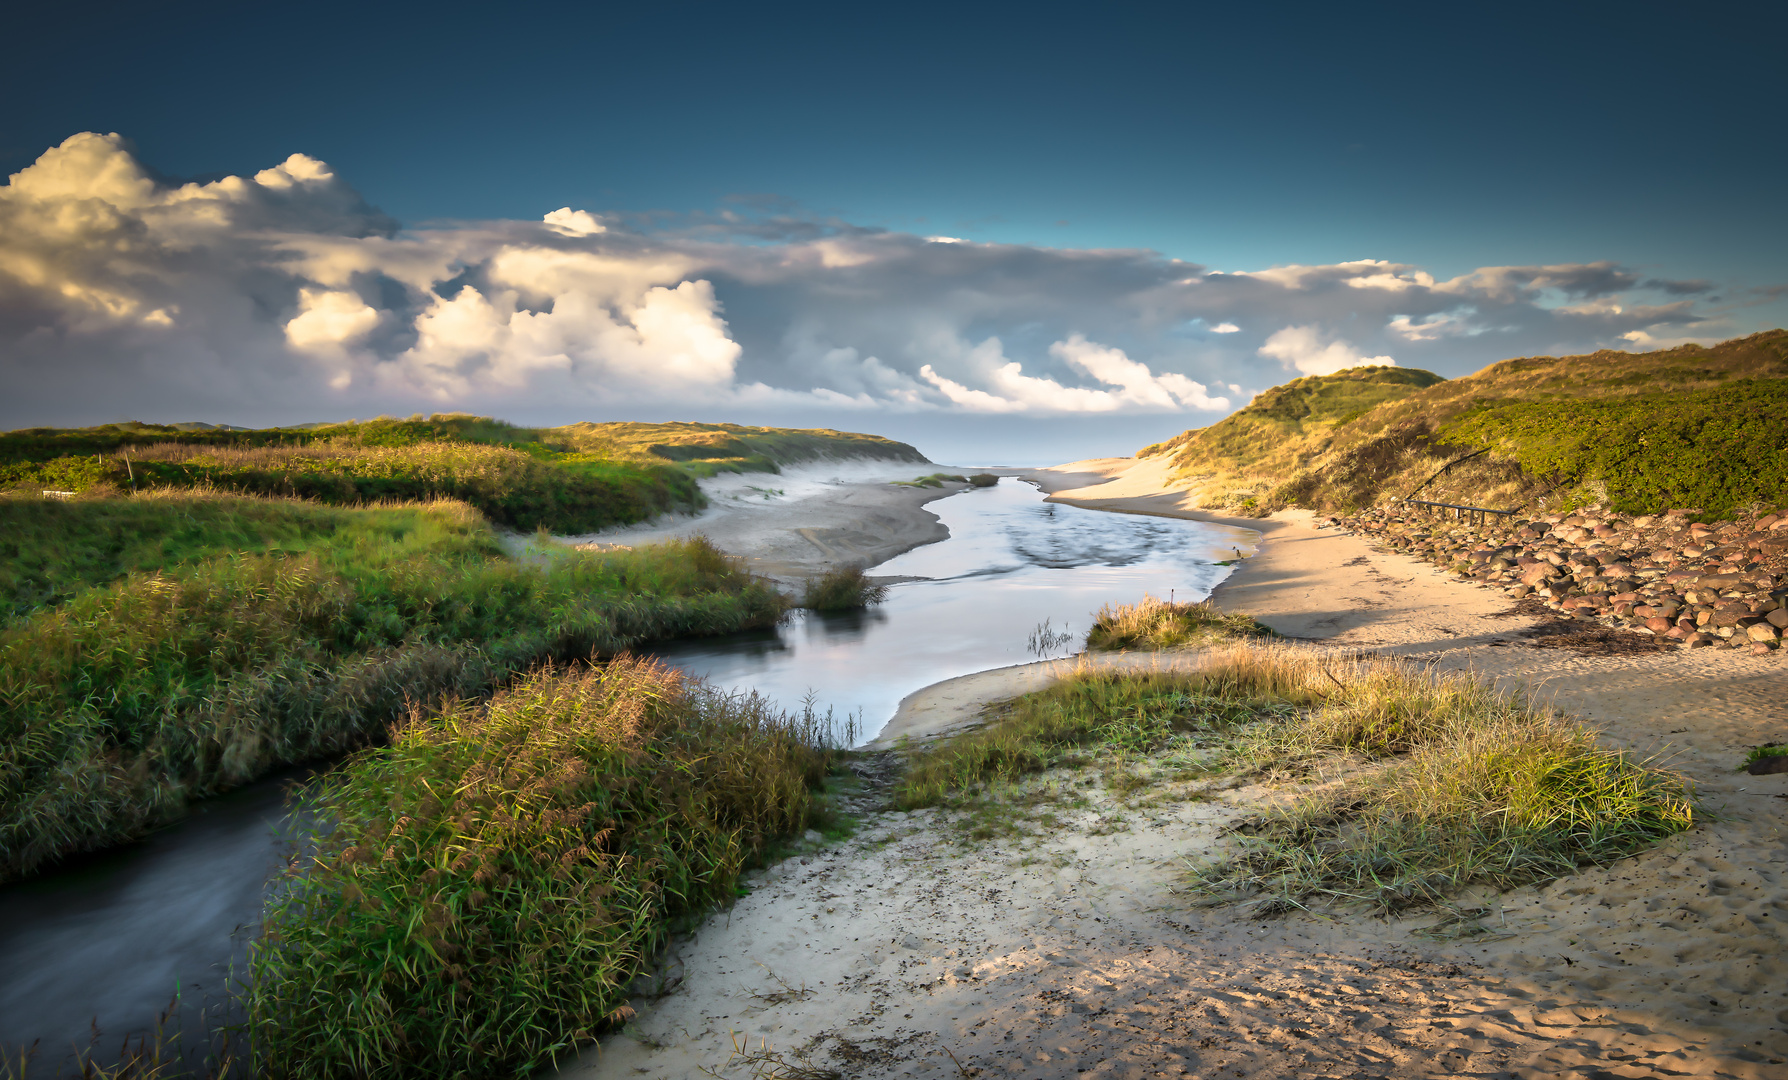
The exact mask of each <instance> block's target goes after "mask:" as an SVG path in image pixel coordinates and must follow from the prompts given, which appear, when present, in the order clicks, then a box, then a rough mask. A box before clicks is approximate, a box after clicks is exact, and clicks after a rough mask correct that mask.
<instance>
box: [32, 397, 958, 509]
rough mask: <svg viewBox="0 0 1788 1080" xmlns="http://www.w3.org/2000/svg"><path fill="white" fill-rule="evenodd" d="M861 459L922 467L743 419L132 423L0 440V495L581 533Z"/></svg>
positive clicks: (896, 455)
mask: <svg viewBox="0 0 1788 1080" xmlns="http://www.w3.org/2000/svg"><path fill="white" fill-rule="evenodd" d="M863 457H883V458H890V459H894V460H903V461H920V462H922V461H924V460H925V458H924V456H923V455H921V454H920V453H919V452H918V451H917V450H914V449H913V448H912V447H911V446H908V445H906V444H905V443H897V442H893V441H892V440H889V439H883V438H881V437H879V436H875V435H860V434H856V433H852V432H841V431H832V430H830V429H811V430H804V429H789V428H754V427H744V426H741V425H738V424H638V423H612V424H572V425H568V426H566V427H558V428H521V427H516V426H515V425H512V424H507V423H504V422H503V421H500V420H492V419H490V418H488V417H478V416H463V415H457V414H454V415H440V414H438V415H435V416H429V417H422V416H416V417H411V418H409V419H407V420H399V419H394V418H389V417H386V418H381V419H378V420H369V421H353V422H349V423H344V424H320V425H311V426H307V427H302V428H276V429H268V430H261V431H254V430H243V429H237V428H203V427H200V426H197V425H155V424H135V423H131V424H110V425H105V426H103V427H96V428H80V429H72V430H63V429H53V428H34V429H27V430H22V431H11V432H5V433H0V489H12V490H15V491H24V492H28V493H31V494H37V493H40V492H43V491H57V492H74V493H77V494H79V493H94V494H106V493H113V492H118V491H148V490H166V489H170V488H172V489H201V490H205V489H217V490H223V491H227V492H234V493H241V494H253V495H266V496H285V497H293V498H304V499H311V500H314V501H318V502H323V503H329V504H334V505H352V506H363V505H367V504H371V503H377V502H380V501H388V500H398V501H416V500H426V499H443V498H446V499H461V500H464V501H466V502H468V503H471V504H472V505H473V506H475V507H477V508H478V510H479V511H480V512H481V513H483V514H484V515H485V516H486V517H488V518H489V519H490V520H491V521H492V522H494V523H495V524H497V525H501V526H505V527H507V528H512V529H517V530H521V531H532V530H534V529H537V528H542V527H544V528H547V529H551V530H553V531H556V532H561V533H578V532H594V531H596V530H598V529H602V528H606V527H608V526H611V525H622V524H630V523H632V522H636V521H643V520H645V519H646V518H649V517H652V516H654V515H656V514H660V513H664V512H667V511H674V510H697V509H700V508H701V507H702V506H704V505H705V500H704V499H703V497H702V494H701V491H700V489H699V488H698V487H697V485H696V480H697V479H698V478H699V477H703V476H711V475H713V474H715V473H716V472H722V471H734V472H751V471H757V472H770V473H774V472H777V471H779V469H780V467H781V466H783V465H789V464H795V463H798V462H803V461H812V460H820V459H838V458H863Z"/></svg>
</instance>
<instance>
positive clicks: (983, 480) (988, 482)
mask: <svg viewBox="0 0 1788 1080" xmlns="http://www.w3.org/2000/svg"><path fill="white" fill-rule="evenodd" d="M958 479H961V478H960V477H958ZM968 482H969V484H970V486H972V487H992V486H993V485H995V484H997V483H999V482H1000V478H999V477H997V476H995V475H993V474H992V473H984V472H980V473H976V474H975V475H973V476H971V477H969V478H968Z"/></svg>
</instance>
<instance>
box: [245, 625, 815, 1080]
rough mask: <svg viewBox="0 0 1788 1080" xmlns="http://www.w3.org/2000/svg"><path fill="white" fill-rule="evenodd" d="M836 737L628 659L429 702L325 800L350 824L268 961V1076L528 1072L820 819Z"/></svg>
mask: <svg viewBox="0 0 1788 1080" xmlns="http://www.w3.org/2000/svg"><path fill="white" fill-rule="evenodd" d="M820 738H821V732H820V731H819V729H818V726H817V725H816V724H815V723H814V722H813V717H811V716H808V717H806V718H805V719H804V720H803V719H791V718H788V717H785V716H782V715H780V714H777V713H774V712H772V711H770V710H768V709H767V708H766V707H765V706H764V705H763V703H762V702H761V701H759V700H757V699H756V698H738V697H724V696H721V695H718V694H716V693H714V692H712V691H710V690H708V689H706V688H704V687H703V686H701V685H699V684H692V683H691V682H689V681H688V680H686V679H685V678H684V677H683V676H681V675H680V674H677V673H675V672H672V671H669V670H667V669H665V668H663V667H660V666H657V665H655V664H652V663H646V662H641V661H636V660H631V659H625V658H623V659H619V660H616V661H614V662H612V663H610V664H608V665H607V666H606V667H596V668H586V669H582V670H578V671H573V672H568V673H558V672H542V673H539V674H537V675H535V676H533V677H531V678H529V679H528V680H527V681H525V682H524V683H522V684H521V685H519V686H517V687H516V688H514V689H512V690H509V691H506V692H504V693H502V694H501V695H499V696H498V697H497V698H495V699H494V700H493V701H492V702H491V703H490V704H489V706H488V708H473V707H469V706H465V705H454V706H450V707H448V708H447V709H446V710H445V711H444V712H443V713H442V714H441V715H438V716H424V715H423V714H421V713H416V714H414V715H413V716H412V718H411V721H410V722H409V723H408V724H406V725H405V726H404V727H403V728H401V729H400V730H399V731H398V732H396V734H395V737H394V739H393V740H392V743H391V745H390V746H387V747H379V748H376V749H371V750H367V751H365V752H363V753H362V754H361V755H360V756H358V757H356V758H355V759H353V760H352V761H351V762H350V763H349V764H348V765H346V766H345V767H343V768H340V769H337V770H335V771H334V772H333V773H331V774H330V775H329V776H328V777H326V778H325V779H324V780H322V781H320V782H319V783H318V784H317V785H316V786H315V788H314V789H313V790H312V792H311V793H310V795H311V802H312V803H313V804H314V807H315V809H316V810H317V812H318V814H319V817H320V819H321V820H325V821H329V822H332V823H333V827H332V828H331V829H330V831H328V832H327V833H326V834H325V835H323V836H322V837H320V838H319V840H318V844H317V850H316V851H315V853H314V855H313V856H312V857H311V858H309V859H306V860H304V861H303V862H302V863H301V864H300V865H299V866H297V867H296V868H295V869H294V870H293V871H292V873H291V875H290V876H289V877H288V878H287V879H285V881H284V882H283V883H282V884H281V885H280V886H278V887H277V888H276V893H275V897H274V899H273V901H272V904H271V907H270V909H269V912H268V916H267V920H266V931H265V934H264V936H263V937H262V939H261V940H260V941H259V942H257V944H256V947H255V950H254V953H253V955H252V957H251V961H250V966H251V973H250V974H251V980H250V985H251V988H250V991H249V1007H250V1010H251V1014H252V1016H253V1018H254V1020H253V1034H254V1041H255V1044H256V1047H257V1050H258V1052H259V1053H260V1054H261V1055H262V1058H263V1061H264V1064H265V1066H266V1068H267V1070H268V1072H269V1073H270V1074H271V1075H273V1076H277V1077H316V1078H319V1080H322V1078H335V1077H350V1076H351V1077H412V1076H413V1077H430V1078H434V1077H486V1076H492V1077H494V1076H516V1075H526V1074H527V1073H528V1072H529V1071H531V1070H533V1069H535V1068H538V1067H540V1066H542V1065H545V1064H547V1063H548V1062H550V1061H551V1060H552V1059H553V1058H554V1057H555V1056H557V1055H558V1054H561V1053H563V1052H565V1051H567V1050H569V1049H571V1048H572V1047H573V1046H574V1045H576V1044H577V1043H579V1042H584V1041H588V1040H589V1039H590V1038H591V1037H592V1036H593V1035H594V1034H596V1033H597V1032H598V1031H599V1030H601V1028H602V1027H603V1026H604V1025H605V1024H612V1023H613V1022H614V1021H616V1020H618V1019H620V1018H621V1017H622V1016H624V1015H625V1013H624V1012H622V1011H621V1010H622V1007H623V1006H624V1004H625V1002H626V999H627V994H626V990H625V987H626V984H627V982H628V981H629V979H631V978H632V977H633V976H634V975H635V974H636V973H637V972H638V971H639V970H640V968H641V966H642V965H643V964H644V962H645V961H646V959H647V958H648V957H650V956H651V954H652V952H653V951H654V949H655V948H656V947H657V945H658V944H659V943H660V942H661V941H662V940H663V939H664V936H665V935H666V933H667V932H668V931H669V929H670V927H671V925H672V920H674V919H676V918H677V917H678V916H680V915H685V914H690V913H694V912H698V911H700V910H702V909H703V908H705V907H707V906H709V905H711V904H713V903H714V902H716V901H719V900H722V899H723V898H726V897H728V896H730V895H732V890H733V888H734V882H735V881H736V879H737V877H738V874H739V871H740V869H741V866H742V865H743V864H744V863H745V862H746V861H747V860H748V859H750V858H751V857H752V856H753V855H754V854H756V853H757V852H758V851H759V850H761V849H762V847H763V845H764V844H765V842H766V841H767V840H768V839H769V838H770V837H773V836H775V835H778V834H782V833H788V832H792V831H797V830H799V829H801V828H803V827H804V826H805V823H806V815H807V808H808V804H809V796H808V791H809V788H810V787H812V786H814V785H817V784H818V783H819V781H820V779H821V777H822V776H823V775H824V770H825V765H826V758H825V754H824V752H823V751H822V750H821V749H820V746H819V740H820Z"/></svg>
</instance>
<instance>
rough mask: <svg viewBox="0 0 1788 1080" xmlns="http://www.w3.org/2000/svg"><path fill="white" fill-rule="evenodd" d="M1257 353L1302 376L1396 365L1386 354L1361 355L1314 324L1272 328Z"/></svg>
mask: <svg viewBox="0 0 1788 1080" xmlns="http://www.w3.org/2000/svg"><path fill="white" fill-rule="evenodd" d="M1259 352H1260V355H1262V356H1266V357H1270V358H1272V359H1274V360H1277V361H1279V362H1280V363H1281V364H1284V365H1285V369H1286V370H1287V371H1296V372H1298V373H1299V374H1302V375H1333V374H1334V373H1335V372H1337V371H1342V370H1344V369H1346V368H1351V367H1362V366H1366V365H1381V366H1384V367H1396V366H1397V361H1395V360H1393V359H1391V358H1390V357H1388V356H1361V355H1360V352H1359V350H1358V349H1355V348H1354V347H1353V346H1352V345H1349V344H1348V343H1347V342H1345V341H1342V340H1341V339H1340V338H1332V337H1329V336H1327V335H1325V334H1324V333H1323V332H1322V330H1321V329H1320V328H1318V327H1315V326H1287V327H1286V328H1285V329H1283V330H1275V331H1274V332H1273V333H1272V335H1271V336H1269V337H1268V338H1267V339H1266V344H1264V345H1262V346H1261V347H1260V349H1259Z"/></svg>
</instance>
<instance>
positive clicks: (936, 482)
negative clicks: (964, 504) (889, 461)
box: [889, 472, 968, 488]
mask: <svg viewBox="0 0 1788 1080" xmlns="http://www.w3.org/2000/svg"><path fill="white" fill-rule="evenodd" d="M946 481H948V482H951V483H957V484H966V483H968V477H966V476H957V475H955V474H953V473H941V472H935V473H932V474H931V475H930V476H917V477H914V478H913V479H911V480H892V481H889V482H890V483H892V484H893V485H894V486H895V487H916V488H941V487H943V486H944V484H945V482H946Z"/></svg>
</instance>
